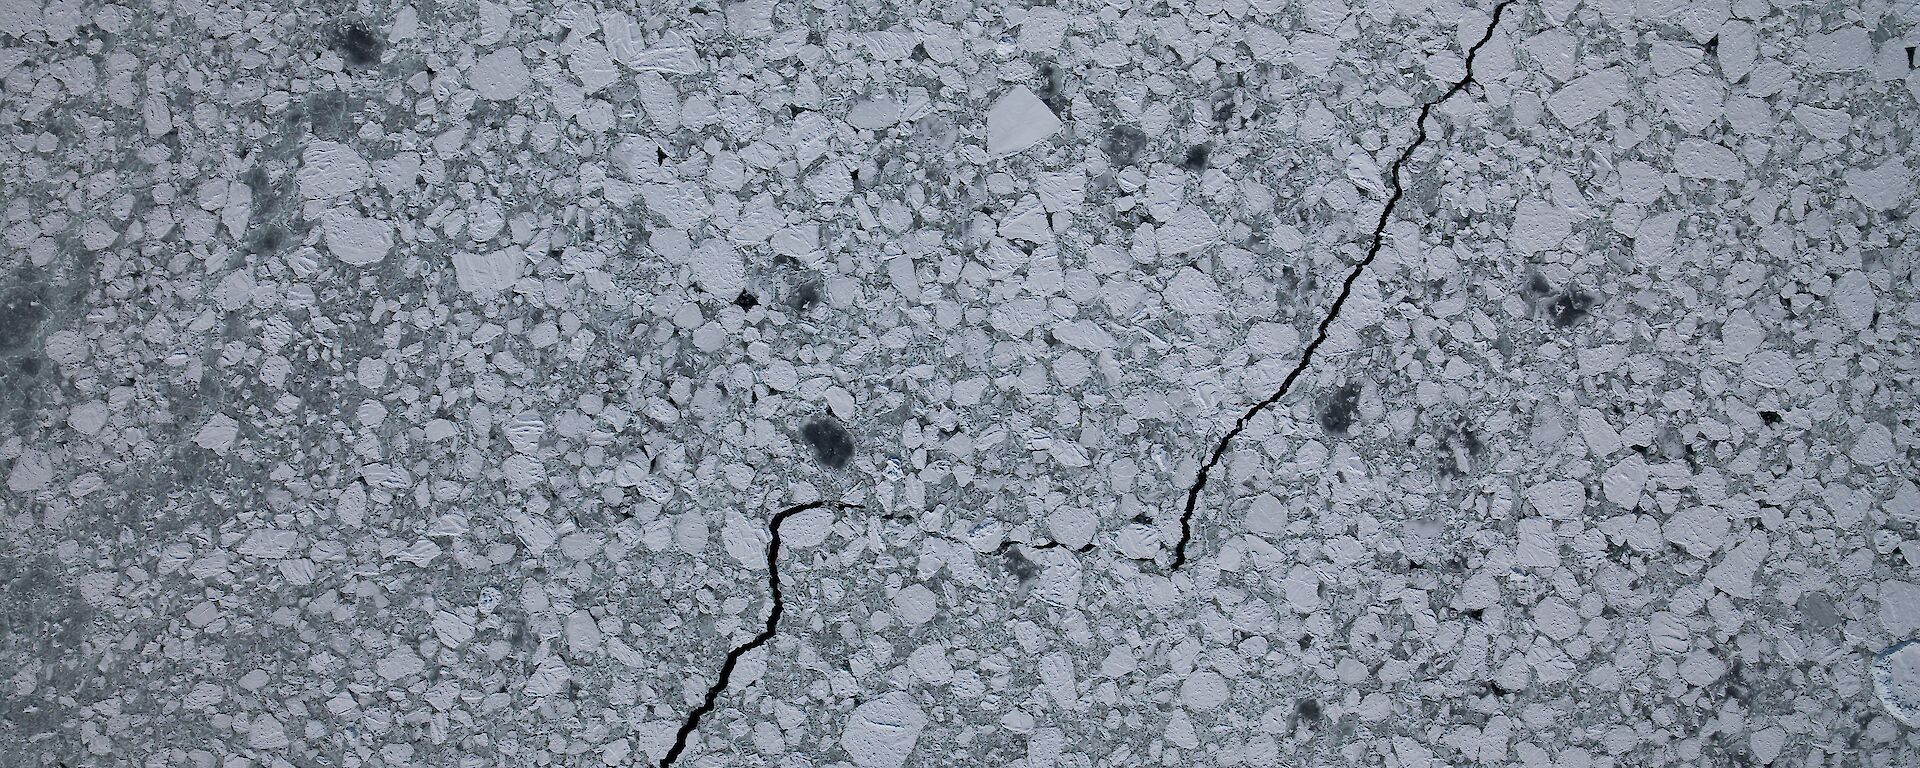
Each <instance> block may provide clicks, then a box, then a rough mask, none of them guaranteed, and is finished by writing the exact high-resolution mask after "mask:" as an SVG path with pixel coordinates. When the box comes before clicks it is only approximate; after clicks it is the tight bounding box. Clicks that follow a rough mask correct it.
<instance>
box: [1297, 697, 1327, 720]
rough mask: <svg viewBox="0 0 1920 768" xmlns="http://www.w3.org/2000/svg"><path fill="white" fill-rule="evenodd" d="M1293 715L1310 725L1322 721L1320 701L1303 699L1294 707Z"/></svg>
mask: <svg viewBox="0 0 1920 768" xmlns="http://www.w3.org/2000/svg"><path fill="white" fill-rule="evenodd" d="M1293 713H1294V715H1295V716H1296V717H1299V718H1300V719H1301V720H1305V721H1307V722H1309V723H1311V722H1315V721H1317V720H1319V719H1320V701H1319V700H1318V699H1301V700H1300V703H1298V704H1295V705H1294V707H1293Z"/></svg>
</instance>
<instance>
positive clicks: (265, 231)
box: [253, 224, 291, 253]
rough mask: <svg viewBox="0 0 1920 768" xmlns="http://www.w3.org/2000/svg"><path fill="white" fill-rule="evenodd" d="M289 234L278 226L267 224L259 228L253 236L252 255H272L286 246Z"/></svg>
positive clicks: (284, 228)
mask: <svg viewBox="0 0 1920 768" xmlns="http://www.w3.org/2000/svg"><path fill="white" fill-rule="evenodd" d="M290 234H291V233H289V232H288V231H287V228H286V227H284V226H281V225H279V224H267V225H265V226H262V227H259V228H258V229H257V230H256V231H255V233H254V235H253V252H254V253H273V252H275V251H278V250H280V249H281V248H282V247H283V246H285V245H286V244H287V239H288V237H289V236H290Z"/></svg>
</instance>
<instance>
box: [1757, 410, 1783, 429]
mask: <svg viewBox="0 0 1920 768" xmlns="http://www.w3.org/2000/svg"><path fill="white" fill-rule="evenodd" d="M1780 421H1781V419H1780V414H1779V412H1777V411H1761V412H1760V423H1762V424H1765V425H1767V426H1769V427H1771V426H1773V425H1775V424H1778V423H1780Z"/></svg>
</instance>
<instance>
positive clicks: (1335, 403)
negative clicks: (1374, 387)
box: [1315, 384, 1360, 435]
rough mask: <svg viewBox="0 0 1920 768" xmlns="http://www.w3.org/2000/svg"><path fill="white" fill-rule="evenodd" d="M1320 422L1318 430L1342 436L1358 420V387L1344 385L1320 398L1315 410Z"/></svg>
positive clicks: (1355, 385) (1356, 385)
mask: <svg viewBox="0 0 1920 768" xmlns="http://www.w3.org/2000/svg"><path fill="white" fill-rule="evenodd" d="M1315 410H1316V411H1317V413H1316V414H1315V415H1316V416H1317V417H1318V418H1319V420H1320V428H1321V429H1324V430H1326V431H1328V432H1332V433H1333V434H1336V435H1344V434H1346V433H1347V430H1349V429H1352V428H1353V424H1354V422H1356V421H1358V420H1359V419H1360V385H1358V384H1344V385H1341V386H1339V387H1335V388H1334V390H1333V391H1332V392H1328V393H1327V394H1326V395H1325V396H1323V397H1321V398H1320V405H1319V407H1318V408H1316V409H1315Z"/></svg>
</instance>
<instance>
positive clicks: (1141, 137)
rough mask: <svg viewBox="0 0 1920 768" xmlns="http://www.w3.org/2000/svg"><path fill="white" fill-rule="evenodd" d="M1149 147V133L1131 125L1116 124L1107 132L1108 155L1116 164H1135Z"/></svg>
mask: <svg viewBox="0 0 1920 768" xmlns="http://www.w3.org/2000/svg"><path fill="white" fill-rule="evenodd" d="M1146 147H1147V134H1146V133H1145V132H1144V131H1141V130H1140V129H1138V128H1135V127H1133V126H1129V125H1121V126H1116V127H1114V129H1113V130H1112V131H1109V132H1108V133H1107V144H1106V147H1105V148H1106V150H1107V157H1109V158H1112V160H1113V164H1114V165H1133V163H1134V161H1136V160H1139V159H1140V151H1141V150H1143V149H1146Z"/></svg>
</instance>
